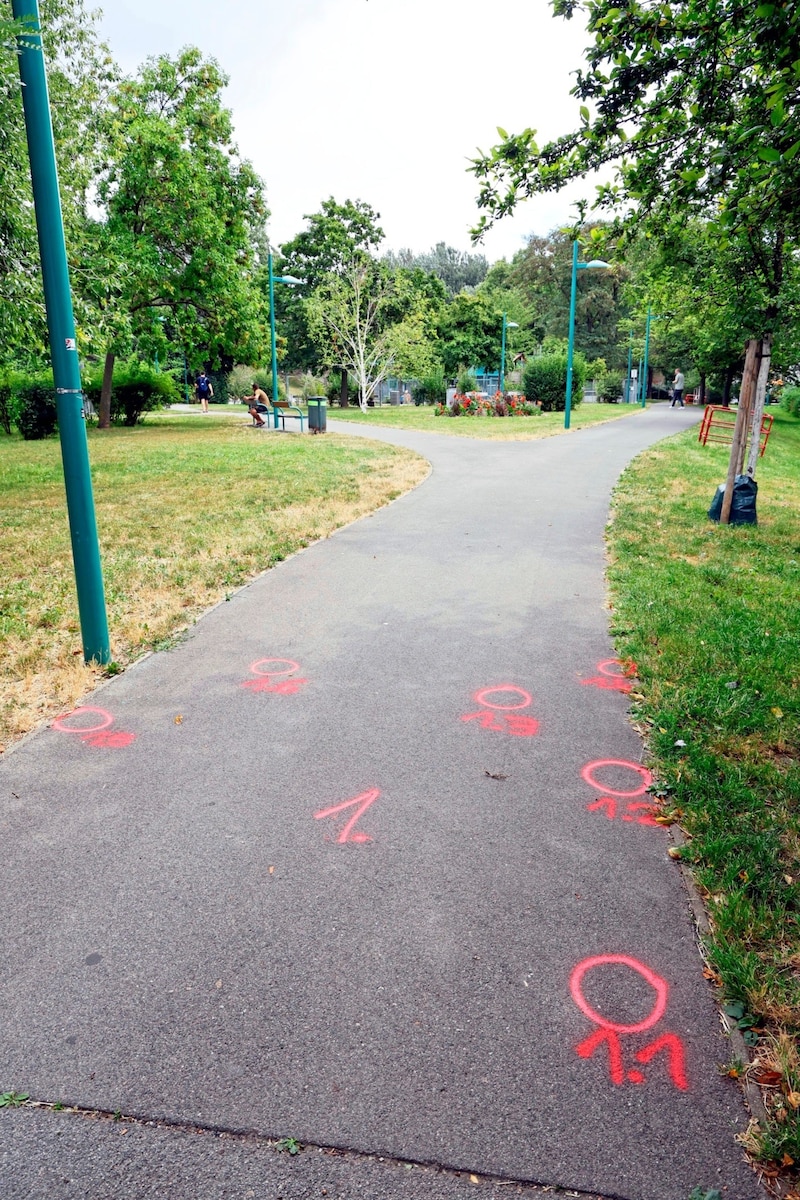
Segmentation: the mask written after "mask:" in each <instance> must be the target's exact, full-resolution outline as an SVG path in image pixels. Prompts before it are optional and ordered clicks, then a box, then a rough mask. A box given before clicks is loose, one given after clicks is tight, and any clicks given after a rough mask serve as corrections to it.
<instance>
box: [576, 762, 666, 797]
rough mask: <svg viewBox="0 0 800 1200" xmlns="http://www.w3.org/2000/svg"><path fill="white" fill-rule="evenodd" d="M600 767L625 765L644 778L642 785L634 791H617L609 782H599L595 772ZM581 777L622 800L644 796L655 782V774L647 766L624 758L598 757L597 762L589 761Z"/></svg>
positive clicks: (591, 784)
mask: <svg viewBox="0 0 800 1200" xmlns="http://www.w3.org/2000/svg"><path fill="white" fill-rule="evenodd" d="M600 767H625V768H626V769H627V770H629V771H635V772H636V774H637V775H638V776H639V777H640V779H641V780H642V784H641V787H638V788H634V790H633V791H632V792H621V791H615V790H614V788H611V787H609V786H608V784H607V783H599V782H598V780H596V779H595V777H594V772H595V771H597V770H598V769H599V768H600ZM581 778H582V779H584V780H585V781H586V782H587V783H588V784H589V787H593V788H597V790H598V791H600V792H607V793H608V795H609V796H617V797H619V798H620V799H622V800H627V799H628V798H629V797H631V796H643V795H644V794H645V792H646V791H647V789H648V788H649V787H650V784H651V783H652V782H653V776H652V775H651V774H650V772H649V771H648V769H647V767H642V766H640V765H639V764H638V763H632V762H627V761H626V760H625V759H624V758H598V759H597V760H596V761H595V762H590V763H587V764H586V766H585V767H584V768H583V769H582V771H581Z"/></svg>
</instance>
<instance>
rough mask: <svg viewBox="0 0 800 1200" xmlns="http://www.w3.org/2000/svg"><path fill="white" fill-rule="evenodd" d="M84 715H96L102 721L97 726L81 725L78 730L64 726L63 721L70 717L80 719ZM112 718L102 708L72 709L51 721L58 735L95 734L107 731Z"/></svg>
mask: <svg viewBox="0 0 800 1200" xmlns="http://www.w3.org/2000/svg"><path fill="white" fill-rule="evenodd" d="M84 713H98V714H99V715H100V716H101V717H102V718H103V720H102V721H101V722H100V724H99V725H81V726H79V727H78V728H70V726H69V725H64V723H63V722H64V721H69V720H70V718H71V717H82V716H83V714H84ZM113 720H114V718H113V717H112V715H111V713H110V712H106V710H105V709H104V708H91V707H90V706H88V705H87V706H86V707H84V708H73V710H72V712H68V713H63V714H62V715H61V716H60V717H56V719H55V721H53V729H57V730H58V731H59V732H60V733H97V732H98V731H99V730H101V729H108V727H109V725H111V723H112V722H113Z"/></svg>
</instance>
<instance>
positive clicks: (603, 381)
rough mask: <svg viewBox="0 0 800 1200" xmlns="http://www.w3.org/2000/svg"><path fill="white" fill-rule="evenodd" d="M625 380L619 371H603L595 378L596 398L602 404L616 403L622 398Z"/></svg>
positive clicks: (624, 376) (625, 377)
mask: <svg viewBox="0 0 800 1200" xmlns="http://www.w3.org/2000/svg"><path fill="white" fill-rule="evenodd" d="M626 380H627V376H626V375H620V373H619V371H603V372H602V373H601V374H600V375H598V376H597V378H596V383H597V399H598V400H599V401H601V402H602V403H603V404H618V403H619V401H620V400H622V398H623V393H624V391H625V383H626ZM564 386H565V387H566V381H565V384H564Z"/></svg>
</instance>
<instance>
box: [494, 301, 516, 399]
mask: <svg viewBox="0 0 800 1200" xmlns="http://www.w3.org/2000/svg"><path fill="white" fill-rule="evenodd" d="M507 329H519V325H518V324H517V322H516V321H507V320H506V314H505V313H503V337H502V339H501V342H500V378H499V379H498V381H497V390H498V392H500V393H501V394H502V393H503V392H505V388H504V387H503V380H504V379H505V376H506V330H507Z"/></svg>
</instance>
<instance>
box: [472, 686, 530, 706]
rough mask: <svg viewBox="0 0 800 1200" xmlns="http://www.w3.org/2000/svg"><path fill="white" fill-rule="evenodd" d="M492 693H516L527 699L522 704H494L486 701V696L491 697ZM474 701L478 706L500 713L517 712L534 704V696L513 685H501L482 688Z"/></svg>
mask: <svg viewBox="0 0 800 1200" xmlns="http://www.w3.org/2000/svg"><path fill="white" fill-rule="evenodd" d="M492 692H516V693H517V695H518V696H524V697H525V699H524V700H523V701H522V703H521V704H492V702H491V700H486V699H485V697H486V696H490V695H491V694H492ZM473 699H474V700H475V703H476V704H482V705H483V706H484V707H485V708H495V709H497V711H498V712H516V710H517V709H518V708H527V707H528V705H529V704H533V696H532V695H531V694H530V692H526V691H525V689H524V688H520V687H514V685H513V683H501V684H498V686H497V687H487V688H482V689H481V691H479V692H476V693H475V695H474V697H473Z"/></svg>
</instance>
